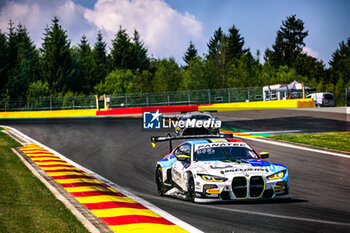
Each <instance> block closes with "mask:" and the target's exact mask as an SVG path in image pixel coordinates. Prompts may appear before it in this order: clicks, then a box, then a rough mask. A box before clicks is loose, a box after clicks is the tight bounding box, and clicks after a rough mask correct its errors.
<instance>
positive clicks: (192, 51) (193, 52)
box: [182, 41, 198, 67]
mask: <svg viewBox="0 0 350 233" xmlns="http://www.w3.org/2000/svg"><path fill="white" fill-rule="evenodd" d="M197 56H198V51H197V49H196V48H195V47H194V44H193V42H192V41H190V45H189V46H188V48H187V51H186V53H185V55H184V57H183V58H182V59H183V60H184V62H186V64H187V65H186V67H188V65H189V63H190V61H191V60H192V59H193V58H195V57H197Z"/></svg>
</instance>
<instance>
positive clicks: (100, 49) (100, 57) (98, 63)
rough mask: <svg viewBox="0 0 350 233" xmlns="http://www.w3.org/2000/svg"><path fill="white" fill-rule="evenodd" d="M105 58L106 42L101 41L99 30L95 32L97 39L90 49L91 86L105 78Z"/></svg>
mask: <svg viewBox="0 0 350 233" xmlns="http://www.w3.org/2000/svg"><path fill="white" fill-rule="evenodd" d="M106 59H107V56H106V43H105V42H104V41H103V37H102V33H101V32H100V31H99V32H98V34H97V41H96V43H95V45H94V48H93V50H92V68H91V73H92V75H91V85H92V87H94V86H95V85H96V84H98V83H100V82H101V81H103V80H104V79H105V78H106V76H107V60H106ZM91 90H92V89H91Z"/></svg>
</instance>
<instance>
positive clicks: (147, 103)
mask: <svg viewBox="0 0 350 233" xmlns="http://www.w3.org/2000/svg"><path fill="white" fill-rule="evenodd" d="M146 106H147V107H148V106H149V98H148V93H147V92H146Z"/></svg>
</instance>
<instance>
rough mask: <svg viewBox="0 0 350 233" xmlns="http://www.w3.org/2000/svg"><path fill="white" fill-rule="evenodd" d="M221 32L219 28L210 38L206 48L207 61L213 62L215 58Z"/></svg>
mask: <svg viewBox="0 0 350 233" xmlns="http://www.w3.org/2000/svg"><path fill="white" fill-rule="evenodd" d="M222 37H223V32H222V29H221V27H219V28H218V29H217V30H216V31H215V32H214V35H213V37H212V38H210V40H209V43H207V46H208V55H207V59H209V60H211V61H213V60H214V59H215V58H216V55H217V52H218V50H219V46H220V43H221V41H222Z"/></svg>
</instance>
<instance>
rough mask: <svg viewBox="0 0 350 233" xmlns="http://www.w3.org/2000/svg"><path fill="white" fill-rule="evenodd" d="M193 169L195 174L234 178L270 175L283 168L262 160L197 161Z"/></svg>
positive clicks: (283, 167)
mask: <svg viewBox="0 0 350 233" xmlns="http://www.w3.org/2000/svg"><path fill="white" fill-rule="evenodd" d="M193 165H194V166H193V167H194V168H195V169H194V170H195V172H196V173H197V174H201V173H202V174H209V175H217V176H225V177H228V176H236V175H249V174H259V175H264V176H267V175H270V174H273V173H275V172H278V171H280V170H282V169H286V168H285V166H283V165H280V164H273V163H270V162H267V161H265V160H262V159H242V160H237V161H197V162H193Z"/></svg>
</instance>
